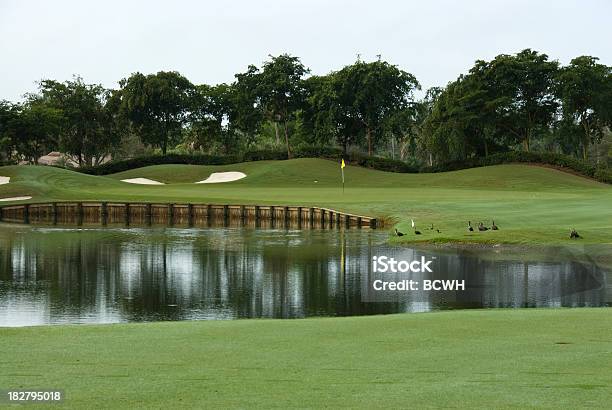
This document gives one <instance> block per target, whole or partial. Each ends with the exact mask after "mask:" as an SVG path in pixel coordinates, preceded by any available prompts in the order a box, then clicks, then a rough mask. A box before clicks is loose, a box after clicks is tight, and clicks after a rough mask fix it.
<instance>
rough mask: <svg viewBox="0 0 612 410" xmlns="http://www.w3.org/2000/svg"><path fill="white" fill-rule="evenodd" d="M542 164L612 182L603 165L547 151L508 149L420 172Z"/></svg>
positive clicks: (611, 177) (611, 171)
mask: <svg viewBox="0 0 612 410" xmlns="http://www.w3.org/2000/svg"><path fill="white" fill-rule="evenodd" d="M517 162H518V163H530V164H542V165H549V166H553V167H558V168H563V169H566V170H568V171H573V172H576V173H577V174H580V175H584V176H587V177H590V178H593V179H596V180H598V181H601V182H605V183H607V184H612V170H610V169H608V168H604V167H596V166H594V165H591V164H589V163H587V162H584V161H582V160H579V159H576V158H574V157H570V156H567V155H561V154H553V153H548V152H519V151H510V152H504V153H499V154H493V155H489V156H488V157H481V158H470V159H468V160H465V161H453V162H447V163H443V164H439V165H434V166H431V167H423V168H421V169H420V172H446V171H456V170H460V169H467V168H476V167H484V166H488V165H500V164H509V163H517Z"/></svg>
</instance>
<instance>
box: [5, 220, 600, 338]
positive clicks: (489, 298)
mask: <svg viewBox="0 0 612 410" xmlns="http://www.w3.org/2000/svg"><path fill="white" fill-rule="evenodd" d="M387 235H388V233H387V232H385V231H377V230H369V229H362V230H360V229H354V230H334V229H331V230H330V229H327V230H320V229H307V230H292V229H250V228H203V229H200V228H172V227H146V228H136V227H131V228H112V227H106V228H100V227H92V228H86V227H79V228H58V227H41V226H29V225H0V326H27V325H42V324H57V323H113V322H137V321H157V320H194V319H236V318H260V317H265V318H303V317H311V316H350V315H369V314H381V313H394V312H421V311H428V310H439V309H457V308H479V307H487V308H489V307H491V308H494V307H559V306H572V307H579V306H605V305H606V304H607V295H606V285H607V272H605V271H604V270H603V269H601V268H600V267H598V266H597V265H596V264H595V263H593V262H592V261H589V259H588V258H586V259H585V258H584V257H583V256H580V257H574V256H572V255H571V254H568V253H567V252H563V253H561V252H559V249H555V248H549V249H547V250H546V251H542V252H539V253H538V254H537V255H529V254H527V253H525V252H524V251H521V250H516V251H511V250H508V249H504V250H495V249H487V250H484V249H482V250H476V249H473V250H469V249H458V248H457V249H453V248H444V249H442V250H441V249H427V248H421V249H416V248H408V247H396V246H390V245H388V244H387V239H388V236H387ZM381 255H385V256H387V257H394V258H395V259H397V260H407V261H412V260H421V257H423V258H426V259H427V260H432V265H431V267H432V268H433V269H432V270H433V272H425V273H415V274H413V276H412V277H413V278H415V279H418V280H421V281H423V280H425V279H429V280H433V279H444V280H463V281H464V288H465V289H459V290H449V291H427V292H426V291H424V290H423V289H420V290H419V291H414V292H407V291H405V292H394V293H392V294H386V295H385V297H383V298H379V299H376V298H374V299H372V298H371V297H370V296H371V295H368V293H369V291H371V282H372V279H373V278H374V277H375V276H376V274H375V273H374V272H373V271H372V270H373V266H372V258H373V256H381ZM390 277H391V276H390ZM369 300H374V301H369Z"/></svg>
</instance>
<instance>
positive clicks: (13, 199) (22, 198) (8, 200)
mask: <svg viewBox="0 0 612 410" xmlns="http://www.w3.org/2000/svg"><path fill="white" fill-rule="evenodd" d="M26 199H32V197H31V196H13V197H10V198H0V202H10V201H25V200H26Z"/></svg>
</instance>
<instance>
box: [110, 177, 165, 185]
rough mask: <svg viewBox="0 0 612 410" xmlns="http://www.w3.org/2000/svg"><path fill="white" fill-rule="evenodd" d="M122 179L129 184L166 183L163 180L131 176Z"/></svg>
mask: <svg viewBox="0 0 612 410" xmlns="http://www.w3.org/2000/svg"><path fill="white" fill-rule="evenodd" d="M121 181H123V182H127V183H128V184H140V185H166V184H164V183H163V182H159V181H154V180H152V179H149V178H130V179H122V180H121Z"/></svg>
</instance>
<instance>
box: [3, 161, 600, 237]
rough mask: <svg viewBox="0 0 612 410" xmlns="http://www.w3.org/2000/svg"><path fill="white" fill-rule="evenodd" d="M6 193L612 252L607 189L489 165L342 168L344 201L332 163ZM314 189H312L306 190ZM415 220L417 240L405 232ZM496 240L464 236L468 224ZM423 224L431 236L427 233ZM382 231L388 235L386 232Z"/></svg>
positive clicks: (60, 179)
mask: <svg viewBox="0 0 612 410" xmlns="http://www.w3.org/2000/svg"><path fill="white" fill-rule="evenodd" d="M219 171H242V172H244V173H246V174H247V175H248V177H247V178H245V179H242V180H240V181H236V182H232V183H226V184H214V185H209V184H206V185H203V184H198V185H196V184H193V182H196V181H199V180H202V179H205V178H206V177H207V176H208V175H209V174H210V173H211V172H219ZM0 175H2V176H11V177H12V179H11V183H10V184H8V185H1V186H0V198H1V197H9V196H18V195H31V196H33V199H32V200H31V202H45V201H50V200H108V201H150V202H158V201H159V202H194V203H197V202H200V203H235V204H254V203H258V204H276V205H285V204H287V205H304V206H308V205H314V206H326V207H331V208H335V209H338V210H342V211H347V212H353V213H360V214H364V215H368V216H376V217H383V218H386V219H390V220H392V221H396V222H399V225H398V228H399V229H400V230H401V231H404V232H406V233H407V236H404V237H403V238H401V239H399V238H395V239H392V240H393V241H404V242H410V241H425V242H437V243H444V242H467V243H472V242H475V243H515V244H516V243H519V244H562V243H574V242H575V241H570V239H569V238H568V234H569V229H570V228H572V227H575V228H576V229H577V230H578V231H579V232H580V234H581V235H582V236H584V239H582V240H580V241H579V243H581V244H586V243H608V244H609V243H612V205H611V204H612V186H610V185H605V184H601V183H598V182H595V181H592V180H589V179H586V178H582V177H579V176H575V175H571V174H568V173H564V172H561V171H558V170H554V169H549V168H543V167H537V166H529V165H499V166H491V167H484V168H474V169H469V170H462V171H455V172H447V173H440V174H394V173H386V172H381V171H374V170H369V169H364V168H359V167H352V166H349V167H347V168H346V181H347V182H346V191H345V193H344V194H343V193H342V189H341V186H340V169H339V166H338V164H336V163H335V162H332V161H327V160H320V159H296V160H290V161H261V162H252V163H243V164H234V165H225V166H194V165H159V166H151V167H145V168H140V169H134V170H130V171H127V172H123V173H120V174H116V175H111V176H104V177H98V176H89V175H83V174H79V173H76V172H73V171H68V170H62V169H56V168H49V167H32V166H30V167H27V166H25V167H24V166H22V167H15V166H13V167H2V168H0ZM136 177H145V178H151V179H155V180H159V181H162V182H166V183H168V184H169V185H165V186H141V185H133V184H127V183H124V182H120V181H119V180H120V179H126V178H136ZM315 181H316V182H315ZM410 219H415V221H416V223H417V228H418V229H419V230H420V231H422V232H423V235H420V236H416V235H414V234H413V233H412V232H411V229H410V225H409V224H410ZM493 219H494V220H495V222H496V224H497V225H498V226H500V228H501V230H500V231H497V232H491V231H489V232H485V233H479V232H474V233H468V232H467V230H466V224H467V221H468V220H471V221H472V224H473V225H474V226H475V225H477V223H478V222H479V221H483V222H485V223H486V224H490V223H491V220H493ZM431 223H433V224H434V226H435V228H437V229H440V230H441V233H437V232H435V231H431V230H429V229H427V228H428V227H429V225H430V224H431ZM388 228H390V226H389V227H388Z"/></svg>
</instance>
